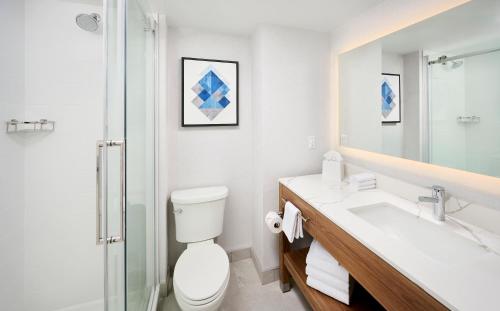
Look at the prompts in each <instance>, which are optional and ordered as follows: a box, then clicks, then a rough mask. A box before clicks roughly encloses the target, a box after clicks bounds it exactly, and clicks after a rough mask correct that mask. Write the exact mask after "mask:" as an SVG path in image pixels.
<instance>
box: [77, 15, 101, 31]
mask: <svg viewBox="0 0 500 311" xmlns="http://www.w3.org/2000/svg"><path fill="white" fill-rule="evenodd" d="M100 22H101V16H100V15H99V14H97V13H92V14H78V15H77V16H76V24H77V25H78V27H80V28H81V29H83V30H86V31H91V32H94V31H97V29H99V24H100Z"/></svg>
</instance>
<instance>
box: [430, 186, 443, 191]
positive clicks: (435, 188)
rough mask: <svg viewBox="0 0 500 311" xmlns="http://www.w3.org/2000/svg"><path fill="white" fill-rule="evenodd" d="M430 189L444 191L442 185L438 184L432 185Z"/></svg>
mask: <svg viewBox="0 0 500 311" xmlns="http://www.w3.org/2000/svg"><path fill="white" fill-rule="evenodd" d="M431 189H432V190H434V191H444V187H443V186H438V185H434V186H432V188H431Z"/></svg>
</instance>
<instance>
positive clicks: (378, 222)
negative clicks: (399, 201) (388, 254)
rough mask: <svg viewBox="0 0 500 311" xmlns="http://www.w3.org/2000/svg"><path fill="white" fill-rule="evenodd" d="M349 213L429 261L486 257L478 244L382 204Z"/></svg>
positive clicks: (461, 261) (448, 263)
mask: <svg viewBox="0 0 500 311" xmlns="http://www.w3.org/2000/svg"><path fill="white" fill-rule="evenodd" d="M350 211H351V212H352V213H353V214H355V215H357V216H358V217H360V218H362V219H363V220H365V221H367V222H368V223H370V224H371V225H373V226H375V227H376V228H378V229H380V230H382V231H383V232H384V233H385V234H387V235H388V236H390V237H392V238H394V239H397V240H400V241H402V242H404V243H407V244H409V245H411V246H412V247H414V248H416V249H417V250H419V251H420V252H421V253H423V254H424V255H426V256H427V257H430V258H431V259H433V260H435V261H438V262H441V263H443V264H446V265H456V264H462V263H467V262H470V260H472V259H474V258H477V257H480V256H481V255H484V254H486V253H487V251H486V250H485V249H484V248H482V247H481V246H480V245H479V244H478V243H476V242H475V241H473V240H469V239H467V238H465V237H463V236H461V235H459V234H457V233H455V232H453V230H452V229H451V228H450V227H449V226H447V225H446V224H444V223H443V224H437V223H433V222H431V221H428V220H426V219H423V218H420V217H418V216H417V215H414V214H412V213H409V212H406V211H405V210H403V209H401V208H398V207H396V206H394V205H392V204H389V203H386V202H383V203H377V204H373V205H367V206H361V207H356V208H352V209H350Z"/></svg>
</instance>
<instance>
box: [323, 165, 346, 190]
mask: <svg viewBox="0 0 500 311" xmlns="http://www.w3.org/2000/svg"><path fill="white" fill-rule="evenodd" d="M321 178H322V180H323V183H325V184H326V185H328V186H330V187H340V185H341V183H342V179H343V178H344V161H342V160H340V161H329V160H323V169H322V173H321Z"/></svg>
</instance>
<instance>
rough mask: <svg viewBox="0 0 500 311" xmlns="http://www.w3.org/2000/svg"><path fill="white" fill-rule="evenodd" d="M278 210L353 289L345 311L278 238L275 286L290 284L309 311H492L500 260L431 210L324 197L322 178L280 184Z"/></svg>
mask: <svg viewBox="0 0 500 311" xmlns="http://www.w3.org/2000/svg"><path fill="white" fill-rule="evenodd" d="M279 197H280V198H279V208H280V212H283V211H284V205H285V203H286V201H290V202H291V203H293V204H294V205H295V206H296V207H297V208H298V209H300V211H301V212H302V216H303V217H304V218H305V219H306V220H307V221H305V222H304V223H303V228H304V230H305V231H307V232H308V233H309V234H310V235H311V236H312V237H313V238H315V239H316V240H318V241H319V242H320V243H321V244H322V245H323V247H325V249H327V250H328V251H329V252H330V253H331V254H332V255H333V256H334V257H335V258H336V259H337V260H338V261H339V263H340V264H341V265H342V266H344V267H345V268H346V269H347V270H348V271H349V273H350V274H351V275H352V277H353V278H354V279H355V280H356V281H357V283H358V284H357V285H356V287H355V290H354V294H353V297H352V303H351V305H350V306H346V305H344V304H342V303H340V302H338V301H336V300H335V299H333V298H330V297H328V296H326V295H324V294H322V293H320V292H319V291H316V290H314V289H312V288H310V287H308V286H307V285H306V283H305V282H306V274H305V271H304V270H305V258H306V255H307V249H299V250H294V249H293V248H292V247H291V244H290V243H289V242H288V240H287V239H286V237H285V236H284V234H283V233H281V237H280V239H279V241H280V244H279V245H280V246H279V247H280V249H279V254H280V282H281V287H282V290H283V291H286V290H288V289H289V286H290V278H293V280H294V282H295V284H296V285H297V286H298V288H299V289H300V290H301V291H302V292H303V294H304V296H305V297H306V299H307V300H308V302H309V303H310V305H311V306H312V308H313V309H314V310H383V309H384V308H385V309H387V310H448V309H452V310H491V308H492V306H495V305H497V303H496V296H497V291H498V289H499V288H500V256H498V255H497V254H496V253H495V252H491V251H488V250H486V249H484V248H483V247H481V246H479V245H478V244H477V243H476V242H475V241H473V240H472V239H471V238H470V237H468V236H467V234H469V233H467V232H464V230H463V228H461V227H460V226H456V225H454V224H453V223H452V222H448V221H447V222H443V223H440V222H438V221H435V220H434V219H433V218H432V214H431V213H430V209H422V208H421V207H418V206H417V205H416V204H415V203H413V202H410V201H408V200H405V199H402V198H400V197H397V196H395V195H393V194H390V193H388V192H385V191H383V190H380V189H375V190H369V191H361V192H358V191H356V192H353V191H348V190H333V189H329V188H328V187H327V186H325V185H324V184H323V183H322V182H321V175H309V176H300V177H293V178H282V179H280V185H279Z"/></svg>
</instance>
